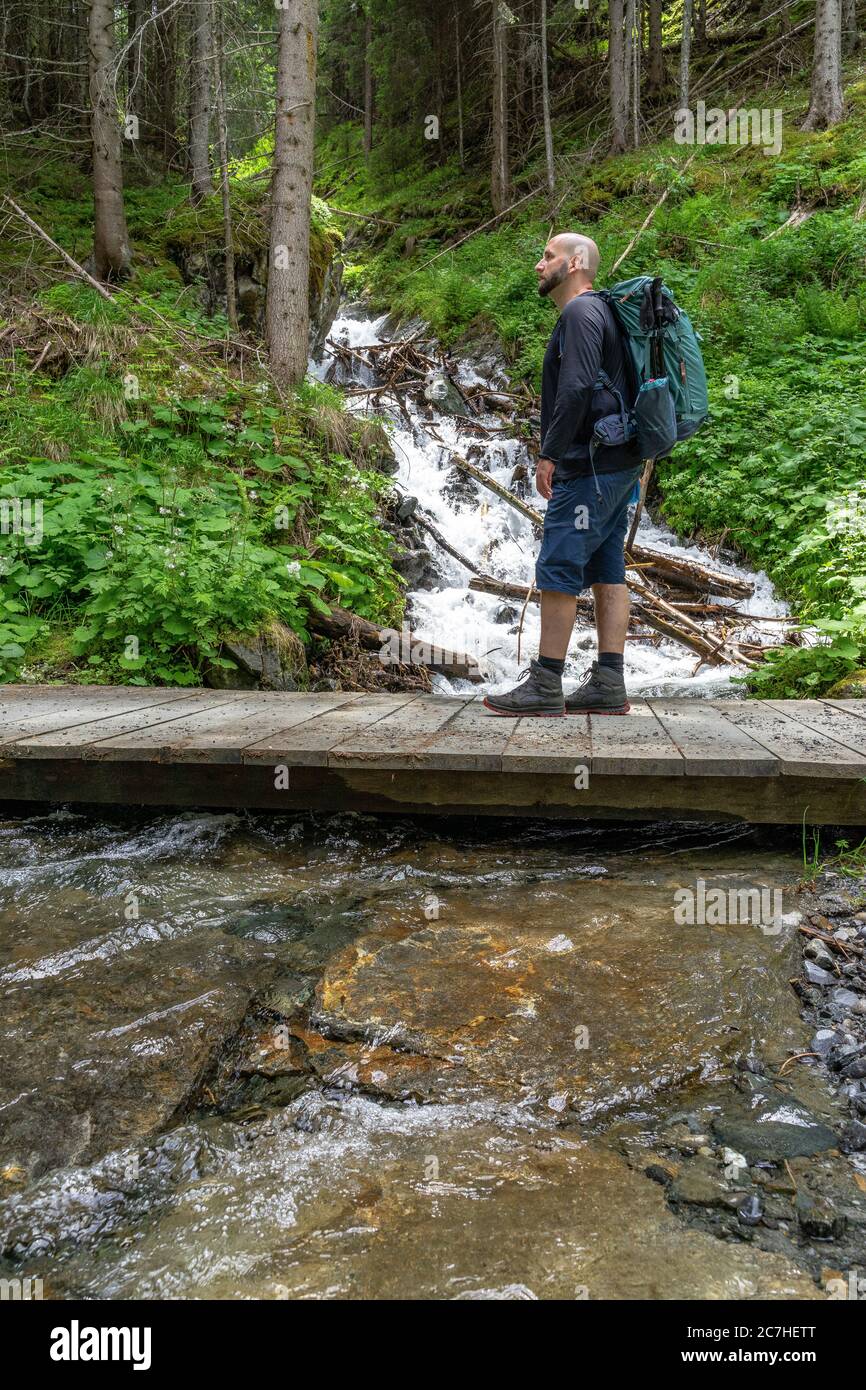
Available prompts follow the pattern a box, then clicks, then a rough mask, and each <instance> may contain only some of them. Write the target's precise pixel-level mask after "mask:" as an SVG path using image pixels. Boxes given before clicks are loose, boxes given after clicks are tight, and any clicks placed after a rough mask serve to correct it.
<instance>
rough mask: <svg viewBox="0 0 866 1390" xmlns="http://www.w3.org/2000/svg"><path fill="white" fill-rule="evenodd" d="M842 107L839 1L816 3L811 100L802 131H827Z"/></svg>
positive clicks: (823, 0) (840, 9) (825, 0)
mask: <svg viewBox="0 0 866 1390" xmlns="http://www.w3.org/2000/svg"><path fill="white" fill-rule="evenodd" d="M844 107H845V102H844V99H843V96H842V5H841V0H817V11H816V15H815V52H814V58H813V60H812V99H811V101H810V103H809V114H808V115H807V117H806V119H805V121H804V122H803V129H804V130H826V129H827V128H828V127H829V126H833V125H836V123H837V122H838V121H840V120H841V119H842V112H843V110H844Z"/></svg>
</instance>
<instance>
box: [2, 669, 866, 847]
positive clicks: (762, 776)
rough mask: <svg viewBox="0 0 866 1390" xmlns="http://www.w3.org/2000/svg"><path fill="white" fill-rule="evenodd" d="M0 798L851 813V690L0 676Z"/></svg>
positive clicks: (522, 810)
mask: <svg viewBox="0 0 866 1390" xmlns="http://www.w3.org/2000/svg"><path fill="white" fill-rule="evenodd" d="M0 799H2V800H3V801H4V802H6V803H9V802H21V801H24V802H33V801H38V802H55V803H73V802H78V803H87V802H90V803H102V804H105V805H117V806H211V807H216V806H219V807H250V808H258V809H270V810H276V811H298V810H309V809H313V810H321V811H346V810H358V811H390V812H395V811H396V812H412V813H415V812H427V813H436V814H446V815H447V814H472V815H518V816H535V815H546V816H571V817H580V818H593V817H608V818H610V817H613V818H618V819H620V818H642V819H650V818H651V819H656V818H659V817H669V818H677V819H681V818H710V819H714V820H718V819H736V820H745V821H754V822H777V823H778V822H788V823H798V822H800V821H801V820H802V819H803V817H804V816H805V817H806V820H807V822H809V823H810V824H828V823H832V824H848V825H864V824H866V701H862V702H860V701H857V700H777V701H744V700H732V701H705V700H698V699H667V700H635V701H634V703H633V705H632V712H631V713H630V714H628V715H625V716H621V717H599V716H595V715H591V716H586V715H580V716H568V717H566V718H565V719H521V720H513V719H503V718H496V717H495V716H492V715H489V714H488V713H487V711H486V710H485V709H484V707H483V706H482V704H481V701H480V698H479V697H478V696H473V697H471V698H470V697H452V696H441V695H417V694H411V693H407V694H401V695H386V694H381V695H380V694H376V695H359V694H351V693H333V694H331V693H327V694H291V695H290V694H284V693H276V692H273V693H272V692H264V691H262V692H252V693H246V692H243V691H217V690H192V691H190V690H176V689H144V688H137V687H132V686H123V687H110V686H3V687H0Z"/></svg>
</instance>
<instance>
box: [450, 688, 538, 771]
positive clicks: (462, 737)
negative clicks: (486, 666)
mask: <svg viewBox="0 0 866 1390" xmlns="http://www.w3.org/2000/svg"><path fill="white" fill-rule="evenodd" d="M515 722H516V721H515V720H513V719H508V718H502V717H499V716H497V715H495V714H491V713H490V711H489V710H487V709H485V708H484V705H483V704H482V702H481V696H476V697H475V699H473V700H469V701H468V702H467V704H465V705H464V706H463V708H462V709H461V711H460V713H459V714H458V715H457V717H456V718H455V719H451V720H449V722H448V723H447V724H446V725H445V727H444V729H442V730H441V731H440V732H439V733H438V734H435V735H434V736H433V738H431V739H430V740H429V742H428V743H427V744H426V745H425V747H424V754H423V765H424V767H425V768H429V769H431V770H433V769H441V770H451V771H454V772H499V771H500V770H501V767H502V755H503V753H504V752H505V749H506V747H507V745H508V740H509V739H510V738H511V735H512V734H513V733H514V725H515ZM554 722H555V723H557V724H561V723H562V722H563V721H562V720H561V719H557V720H555V721H554Z"/></svg>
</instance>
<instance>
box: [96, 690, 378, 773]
mask: <svg viewBox="0 0 866 1390" xmlns="http://www.w3.org/2000/svg"><path fill="white" fill-rule="evenodd" d="M357 698H358V697H357V694H352V693H350V692H346V691H343V692H330V691H329V692H326V693H324V694H315V695H302V694H289V693H282V692H276V691H275V692H268V691H256V692H252V693H250V694H248V695H246V696H243V695H242V696H241V698H240V699H236V700H233V701H231V702H230V703H227V704H226V705H224V706H219V707H210V708H207V709H204V710H201V709H199V710H197V711H195V712H194V713H192V714H187V715H185V716H183V717H182V718H179V719H176V720H168V719H167V720H165V721H163V722H160V723H156V724H151V725H147V726H145V727H138V728H131V729H129V730H128V731H127V732H125V733H121V734H117V735H116V736H114V737H106V738H102V739H100V740H99V741H98V742H96V743H93V744H91V745H89V746H88V757H90V758H96V759H101V760H103V761H105V760H107V759H111V760H112V761H124V762H130V761H131V762H172V763H239V762H240V761H241V756H242V752H243V750H244V748H245V747H246V746H247V745H248V744H251V743H254V742H257V741H258V740H260V739H261V738H262V737H263V735H269V736H271V737H275V738H280V737H282V736H283V735H284V734H285V736H287V737H288V736H289V731H291V729H292V728H293V726H294V725H296V724H303V723H305V722H306V721H308V720H309V721H314V720H315V719H316V718H317V717H322V716H324V715H325V714H327V713H328V712H329V711H331V710H334V709H335V708H338V707H339V706H340V705H343V704H347V703H349V702H350V701H351V700H356V699H357Z"/></svg>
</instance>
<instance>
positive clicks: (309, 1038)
mask: <svg viewBox="0 0 866 1390" xmlns="http://www.w3.org/2000/svg"><path fill="white" fill-rule="evenodd" d="M758 860H760V863H761V869H760V871H759V872H757V871H756V869H755V864H756V862H757V861H758ZM796 867H797V861H796V856H795V855H794V854H793V853H792V852H791V850H790V849H789V848H786V847H785V845H784V844H781V845H776V844H774V843H773V842H772V840H768V839H766V838H762V837H761V836H760V835H759V834H757V833H756V832H753V831H750V830H746V829H744V828H737V827H732V826H727V827H723V828H715V829H714V828H711V827H710V828H708V827H698V826H691V827H689V826H677V827H671V826H645V827H636V826H634V825H629V826H616V825H605V826H604V827H601V828H599V827H593V826H580V827H567V826H562V825H550V824H543V823H540V822H538V823H536V822H528V823H520V824H495V825H490V824H486V823H484V822H466V823H460V824H457V823H454V824H451V825H449V824H443V823H439V822H430V821H412V820H403V819H400V820H388V819H382V820H379V819H376V818H372V817H370V818H367V817H360V816H345V817H333V818H324V819H322V820H320V821H317V820H315V819H301V818H289V817H265V816H255V817H251V816H235V815H213V814H209V813H190V814H187V815H183V816H177V815H174V814H172V815H150V816H146V817H141V818H138V817H126V818H124V817H115V818H107V819H98V820H97V819H94V818H93V817H91V816H89V815H88V814H86V813H84V812H77V811H76V812H63V811H60V812H54V813H51V814H50V815H47V816H41V817H40V816H33V817H28V818H26V819H17V820H10V821H7V822H5V823H4V824H2V826H0V952H2V953H0V992H2V997H3V1009H4V1019H5V1039H4V1047H3V1067H2V1071H0V1117H2V1122H3V1124H2V1133H0V1173H2V1181H3V1190H4V1194H5V1200H2V1201H0V1248H2V1249H3V1250H4V1251H5V1253H6V1255H7V1262H6V1263H5V1265H4V1267H3V1272H5V1273H11V1272H13V1271H14V1272H18V1273H23V1274H26V1275H29V1276H30V1277H38V1278H42V1279H43V1280H44V1281H45V1285H46V1288H47V1289H48V1290H49V1291H50V1292H51V1293H52V1294H53V1295H54V1296H57V1297H75V1296H87V1297H96V1298H112V1297H127V1298H129V1297H132V1298H136V1297H139V1298H141V1297H143V1298H152V1297H155V1298H166V1297H228V1298H256V1297H265V1298H280V1297H292V1298H295V1297H350V1298H351V1297H416V1296H418V1297H422V1296H430V1297H438V1298H446V1299H447V1298H489V1297H504V1298H545V1297H550V1296H558V1297H574V1296H576V1290H578V1289H579V1288H586V1289H588V1290H589V1291H590V1294H591V1296H593V1297H600V1296H615V1297H616V1296H619V1297H626V1296H633V1295H635V1294H637V1293H643V1294H644V1296H657V1297H674V1296H689V1297H717V1296H722V1295H731V1294H733V1295H736V1296H748V1294H749V1293H753V1294H754V1293H756V1292H758V1291H761V1290H763V1291H764V1292H767V1293H770V1294H773V1295H774V1296H788V1295H790V1294H791V1293H792V1292H794V1291H795V1290H800V1292H803V1291H805V1292H806V1293H808V1292H809V1290H810V1288H811V1284H810V1281H809V1279H808V1277H807V1276H805V1275H804V1274H803V1273H802V1272H801V1271H799V1270H798V1269H797V1268H796V1267H795V1266H794V1265H793V1264H792V1263H791V1262H790V1261H789V1260H788V1259H786V1258H782V1257H781V1256H779V1257H777V1256H774V1255H770V1254H768V1253H765V1252H762V1251H758V1250H752V1249H751V1248H747V1247H742V1248H740V1247H731V1246H729V1245H722V1244H720V1243H719V1242H718V1241H716V1240H715V1239H714V1238H713V1237H712V1236H710V1235H707V1234H704V1233H702V1232H700V1231H697V1230H690V1229H689V1228H688V1227H687V1226H685V1225H684V1224H683V1222H682V1221H681V1220H680V1219H679V1218H676V1217H675V1216H674V1215H673V1214H672V1213H671V1212H670V1211H669V1210H668V1207H667V1204H666V1202H665V1199H664V1195H663V1193H662V1190H661V1189H660V1188H659V1187H658V1186H657V1185H656V1184H654V1183H652V1182H650V1181H649V1180H647V1179H646V1178H645V1177H644V1176H643V1173H642V1169H643V1167H644V1166H645V1164H646V1162H647V1161H648V1160H649V1158H650V1157H651V1156H652V1153H653V1151H654V1148H655V1145H656V1143H657V1142H659V1136H660V1135H663V1134H664V1132H665V1125H667V1124H669V1122H670V1118H671V1115H672V1114H673V1112H675V1111H677V1110H682V1109H684V1108H686V1107H688V1108H693V1109H694V1110H695V1113H696V1114H698V1115H702V1116H707V1117H710V1116H711V1115H712V1114H713V1113H716V1112H718V1110H719V1108H720V1105H722V1104H723V1103H730V1094H731V1093H730V1092H729V1088H728V1085H727V1082H726V1080H725V1078H726V1077H728V1076H729V1075H730V1074H731V1073H730V1069H731V1066H732V1064H733V1061H734V1059H735V1058H736V1057H737V1056H741V1055H750V1054H754V1055H760V1056H762V1057H764V1058H766V1059H767V1061H768V1063H769V1064H771V1065H778V1064H779V1062H780V1061H781V1060H782V1059H783V1057H784V1056H785V1055H786V1053H787V1051H788V1050H789V1049H793V1050H798V1049H800V1048H801V1047H802V1046H803V1045H804V1032H803V1028H802V1026H801V1025H800V1023H799V1020H798V1017H797V1009H796V1001H795V998H794V996H793V994H792V992H791V990H790V988H789V985H788V979H789V976H790V973H791V970H792V949H793V943H794V940H795V937H796V927H795V925H794V921H795V917H794V916H793V915H791V914H792V910H793V909H795V899H794V896H793V893H792V885H793V880H794V877H795V873H796ZM700 877H703V878H705V879H707V880H708V881H709V882H710V883H713V884H716V885H720V886H723V887H726V888H728V887H732V886H733V887H742V886H743V885H755V884H760V885H763V886H766V887H768V888H778V889H779V891H780V892H781V893H782V894H783V899H782V902H783V907H784V910H785V911H784V920H783V925H782V928H781V930H779V932H778V933H777V934H774V933H770V934H766V933H765V932H763V931H762V930H761V929H760V928H759V927H758V926H757V925H755V924H749V923H744V924H742V925H738V926H733V927H724V928H722V927H708V926H700V925H699V926H689V925H682V924H678V923H677V922H676V921H675V918H674V912H673V905H674V901H675V897H674V895H675V893H676V892H677V890H678V889H681V888H682V887H683V886H688V885H693V884H695V882H696V881H697V879H698V878H700ZM131 902H133V903H135V904H136V911H137V915H136V914H135V913H132V914H131V913H130V903H131ZM299 981H300V982H301V984H302V985H303V986H305V987H306V988H307V989H308V991H312V994H311V995H310V997H309V998H308V1002H307V1003H306V1004H305V1005H302V1007H301V1009H300V1014H299V1016H300V1018H301V1020H302V1022H301V1023H300V1024H297V1025H292V1026H293V1027H296V1032H297V1035H298V1037H303V1039H304V1042H303V1044H300V1047H301V1051H302V1053H303V1061H302V1062H301V1063H300V1064H297V1063H296V1058H295V1053H294V1052H292V1051H291V1050H290V1049H288V1048H284V1049H283V1050H282V1051H281V1050H280V1048H279V1047H276V1048H275V1046H274V1044H273V1040H272V1034H273V1030H274V1028H275V1026H276V1024H275V1018H274V1014H273V1012H272V1011H273V1009H275V1008H277V1009H278V1008H283V1009H284V1011H285V1016H289V1014H290V1008H291V1005H287V1004H286V1003H285V1000H286V999H287V997H288V996H290V995H292V994H293V993H294V997H295V998H296V1000H297V999H301V998H303V989H302V990H301V992H300V993H299V992H298V983H299ZM253 996H255V997H257V998H258V999H259V1000H260V1001H263V1002H264V1004H265V1005H266V1007H265V1009H264V1011H263V1012H262V1011H261V1010H260V1011H259V1012H258V1013H257V1014H256V1015H255V1016H254V1017H253V1019H252V1021H250V1019H249V1018H248V1019H247V1022H246V1023H244V1022H243V1019H244V1013H245V1010H246V1006H247V1003H248V1001H249V999H250V998H251V997H253ZM281 1001H282V1002H281ZM347 1020H350V1025H347ZM250 1029H251V1030H252V1031H250ZM296 1045H297V1044H296V1043H295V1042H292V1044H291V1046H292V1047H295V1046H296ZM213 1056H222V1057H223V1058H224V1059H228V1060H227V1062H226V1064H225V1065H224V1066H223V1067H222V1069H220V1068H216V1069H214V1068H213V1067H210V1066H209V1064H208V1060H207V1059H208V1058H209V1057H213ZM239 1077H240V1078H241V1080H240V1083H239V1082H238V1078H239ZM726 1097H727V1100H725V1098H726ZM789 1103H790V1104H791V1105H792V1106H796V1104H797V1103H798V1101H797V1098H796V1095H795V1094H794V1092H792V1093H791V1097H790V1100H789ZM707 1122H709V1118H708V1119H707ZM717 1166H718V1168H719V1171H720V1172H721V1159H719V1160H718V1164H717ZM578 1296H579V1295H578Z"/></svg>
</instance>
